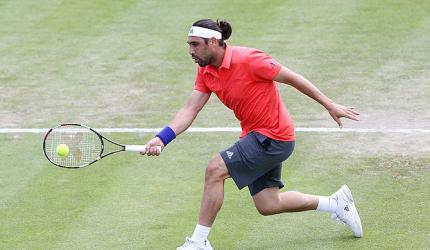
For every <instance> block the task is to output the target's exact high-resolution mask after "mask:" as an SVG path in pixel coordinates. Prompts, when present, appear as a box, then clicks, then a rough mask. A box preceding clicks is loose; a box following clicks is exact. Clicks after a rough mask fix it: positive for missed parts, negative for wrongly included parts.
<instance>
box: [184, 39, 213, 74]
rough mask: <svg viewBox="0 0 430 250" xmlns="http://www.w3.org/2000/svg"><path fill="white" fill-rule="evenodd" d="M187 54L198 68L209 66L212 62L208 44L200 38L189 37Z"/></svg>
mask: <svg viewBox="0 0 430 250" xmlns="http://www.w3.org/2000/svg"><path fill="white" fill-rule="evenodd" d="M187 43H188V45H189V53H190V55H191V57H192V58H193V60H194V62H195V63H198V64H199V66H200V67H204V66H206V65H209V64H210V63H211V62H212V54H211V50H210V47H209V45H208V44H206V43H205V40H204V39H203V38H201V37H196V36H189V37H188V41H187Z"/></svg>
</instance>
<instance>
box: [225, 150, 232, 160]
mask: <svg viewBox="0 0 430 250" xmlns="http://www.w3.org/2000/svg"><path fill="white" fill-rule="evenodd" d="M225 152H226V153H227V156H228V158H229V159H231V157H232V156H233V154H234V153H233V152H231V151H228V150H227V151H225Z"/></svg>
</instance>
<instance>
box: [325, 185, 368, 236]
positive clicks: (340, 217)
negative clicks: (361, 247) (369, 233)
mask: <svg viewBox="0 0 430 250" xmlns="http://www.w3.org/2000/svg"><path fill="white" fill-rule="evenodd" d="M331 197H332V198H333V199H335V200H336V201H337V208H336V211H335V212H334V213H333V214H332V216H331V217H332V218H333V219H334V220H337V221H339V222H341V223H343V224H346V225H348V226H349V227H350V228H351V231H352V232H353V233H354V236H355V237H357V238H361V237H363V228H362V227H361V220H360V216H359V215H358V211H357V208H356V207H355V204H354V200H353V199H352V194H351V190H350V189H349V188H348V186H347V185H343V186H342V187H341V188H340V189H339V190H338V191H337V192H336V193H334V194H332V195H331Z"/></svg>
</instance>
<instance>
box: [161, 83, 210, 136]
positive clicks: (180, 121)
mask: <svg viewBox="0 0 430 250" xmlns="http://www.w3.org/2000/svg"><path fill="white" fill-rule="evenodd" d="M209 97H210V94H208V93H203V92H200V91H198V90H193V92H192V93H191V95H190V97H188V100H187V102H186V103H185V105H184V106H183V107H182V108H181V109H180V110H179V111H178V113H176V115H175V118H173V120H172V122H171V123H170V125H169V127H171V128H172V129H173V131H175V134H176V135H179V134H181V133H182V132H184V131H185V130H187V129H188V128H189V127H190V126H191V124H192V123H193V121H194V119H195V118H196V116H197V114H198V113H199V112H200V110H202V108H203V107H204V106H205V104H206V102H207V101H208V100H209Z"/></svg>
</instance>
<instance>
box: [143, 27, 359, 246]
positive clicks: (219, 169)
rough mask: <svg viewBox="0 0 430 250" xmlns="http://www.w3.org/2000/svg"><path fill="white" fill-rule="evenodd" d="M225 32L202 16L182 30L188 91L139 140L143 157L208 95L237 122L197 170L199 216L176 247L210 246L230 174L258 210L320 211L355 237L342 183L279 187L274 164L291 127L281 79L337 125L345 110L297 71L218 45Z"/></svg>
mask: <svg viewBox="0 0 430 250" xmlns="http://www.w3.org/2000/svg"><path fill="white" fill-rule="evenodd" d="M231 33H232V29H231V26H230V24H229V23H228V22H226V21H217V22H215V21H213V20H210V19H203V20H199V21H197V22H195V23H194V24H193V25H192V27H191V29H190V31H189V34H188V41H187V43H188V44H189V53H190V55H191V57H192V58H193V59H194V61H195V62H196V63H198V65H199V67H198V72H197V77H196V83H195V87H194V91H193V92H192V93H191V95H190V97H189V98H188V100H187V102H186V104H185V105H184V107H182V109H180V110H179V112H178V113H177V114H176V116H175V118H174V119H173V120H172V122H171V123H170V125H169V126H167V127H165V128H164V129H163V130H161V131H160V132H159V133H158V134H157V136H156V137H155V138H153V139H151V140H150V141H149V142H148V143H147V145H148V148H147V151H146V152H145V153H146V154H148V155H159V154H160V151H159V150H157V146H161V147H162V148H164V147H165V146H166V145H167V144H168V143H169V142H170V141H172V140H173V139H175V137H176V136H177V135H179V134H181V133H182V132H184V131H185V130H186V129H187V128H188V127H189V126H190V125H191V123H192V122H193V120H194V119H195V118H196V116H197V114H198V113H199V111H200V110H201V109H202V108H203V106H204V105H205V104H206V102H207V101H208V99H209V97H210V95H211V93H212V92H214V93H215V94H216V95H217V96H218V98H219V99H220V100H221V101H222V102H223V103H224V104H225V105H226V106H227V107H228V108H230V109H231V110H233V112H234V114H235V116H236V117H237V118H238V120H239V121H240V124H241V127H242V133H241V135H240V140H239V141H238V142H237V143H235V144H234V145H233V146H231V147H229V148H227V149H226V150H224V151H221V152H220V153H218V154H215V155H214V156H213V157H212V159H211V160H210V161H209V163H208V165H207V168H206V172H205V187H204V192H203V197H202V201H201V206H200V215H199V221H198V224H197V226H196V228H195V231H194V233H193V235H192V236H191V238H186V242H185V243H184V245H182V246H181V247H179V248H178V249H212V247H211V245H210V243H209V241H208V239H207V237H208V234H209V231H210V228H211V226H212V224H213V222H214V220H215V218H216V215H217V213H218V211H219V210H220V208H221V205H222V203H223V199H224V181H225V179H227V178H229V177H231V178H232V179H233V181H234V182H235V183H236V185H237V186H238V188H239V189H241V188H243V187H245V186H247V187H248V189H249V191H250V193H251V195H252V198H253V200H254V203H255V206H256V208H257V210H258V211H259V212H260V213H261V214H262V215H272V214H278V213H284V212H299V211H307V210H320V211H326V212H329V213H332V214H333V218H335V219H338V220H340V221H342V222H344V223H345V224H347V225H348V226H349V227H350V229H351V230H352V231H353V233H354V235H355V236H356V237H362V235H363V232H362V227H361V221H360V217H359V215H358V212H357V210H356V208H355V205H354V202H353V199H352V194H351V191H350V190H349V188H348V187H347V186H346V185H344V186H343V187H341V188H340V189H339V190H338V191H337V192H335V193H334V194H333V195H331V196H328V197H327V196H315V195H308V194H303V193H300V192H280V188H282V187H283V186H284V184H283V182H282V181H281V180H280V177H281V167H282V162H283V161H284V160H286V159H287V158H288V157H289V156H290V155H291V153H292V151H293V148H294V140H295V137H294V128H293V125H292V121H291V118H290V115H289V114H288V112H287V110H286V108H285V106H284V104H283V103H282V101H281V97H280V94H279V91H278V88H277V85H276V83H275V81H276V82H280V83H285V84H289V85H291V86H293V87H294V88H296V89H298V90H299V91H300V92H302V93H304V94H305V95H307V96H309V97H311V98H313V99H314V100H315V101H317V102H319V103H320V104H321V105H323V106H324V107H325V108H326V109H327V111H328V112H329V114H330V115H331V117H332V118H333V119H334V120H335V121H336V122H337V123H338V125H339V126H340V127H342V123H341V120H340V118H343V117H345V118H348V119H352V120H356V121H358V119H359V114H358V113H357V112H356V111H354V108H352V107H345V106H342V105H339V104H336V103H334V102H333V101H331V100H330V99H329V98H327V97H326V96H325V95H324V94H323V93H321V92H320V91H319V90H318V89H317V88H316V87H315V86H314V85H313V84H312V83H311V82H309V81H308V80H306V79H305V78H304V77H302V76H301V75H299V74H297V73H295V72H293V71H291V70H289V69H287V68H286V67H283V66H282V65H281V64H279V63H278V62H276V61H275V60H273V59H272V58H271V57H270V56H268V55H266V54H265V53H263V52H261V51H259V50H256V49H251V48H244V47H236V46H230V45H227V44H226V43H225V40H227V39H228V38H229V37H230V35H231Z"/></svg>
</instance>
